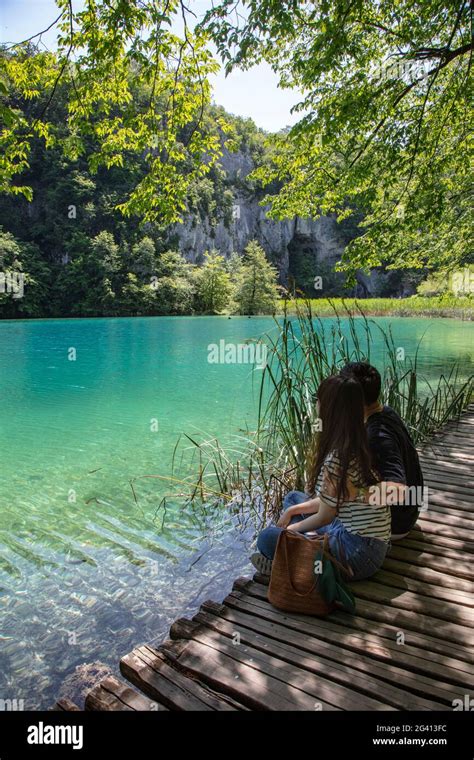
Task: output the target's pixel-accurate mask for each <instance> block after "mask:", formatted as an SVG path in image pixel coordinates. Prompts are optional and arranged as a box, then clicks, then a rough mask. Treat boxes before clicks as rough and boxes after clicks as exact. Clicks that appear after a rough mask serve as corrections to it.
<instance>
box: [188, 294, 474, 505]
mask: <svg viewBox="0 0 474 760" xmlns="http://www.w3.org/2000/svg"><path fill="white" fill-rule="evenodd" d="M293 308H294V314H292V315H290V314H289V313H288V310H287V309H285V311H284V313H283V316H282V317H276V318H275V323H274V324H275V328H276V330H275V332H276V335H267V336H266V343H267V346H268V360H267V364H266V367H265V369H264V371H263V373H262V378H261V384H260V393H259V409H258V424H257V429H256V430H255V431H254V432H253V433H249V434H248V435H247V436H239V437H238V438H236V439H235V442H234V443H233V444H232V445H231V446H230V447H226V449H225V450H224V448H223V447H222V446H221V445H220V444H219V442H218V441H216V440H207V441H196V440H191V439H188V440H189V442H190V443H191V444H192V446H193V447H195V454H196V455H197V458H198V476H197V478H196V479H195V482H194V484H193V486H192V489H191V491H190V498H191V499H192V500H195V499H196V498H199V499H200V500H201V501H202V502H205V501H206V500H209V499H211V500H212V499H215V498H219V499H221V500H222V501H223V502H229V503H230V504H232V505H233V506H234V507H235V508H236V509H241V508H242V507H245V508H247V509H250V510H254V512H255V514H258V515H259V516H260V517H262V518H263V519H265V517H266V515H267V514H268V513H269V512H270V513H272V514H273V513H275V512H276V511H277V510H278V509H279V507H280V504H281V496H282V494H283V493H284V492H285V491H286V490H288V489H290V488H295V487H296V488H300V489H303V488H304V487H305V485H306V481H307V471H308V465H309V460H310V458H311V456H312V455H313V454H314V443H315V435H316V421H317V413H316V403H315V392H316V390H317V388H318V386H319V384H320V382H321V380H323V379H324V378H325V377H327V376H328V375H331V374H335V373H337V372H338V371H339V370H340V368H341V367H342V366H343V365H344V364H346V363H347V362H349V361H363V360H366V361H369V362H370V360H371V346H372V345H373V344H374V335H375V337H378V338H381V339H382V341H383V342H384V345H385V355H386V356H385V366H384V368H383V371H382V387H383V391H382V393H383V401H384V402H385V403H387V404H389V405H390V406H391V407H392V408H394V409H395V410H396V411H397V412H399V414H400V415H401V416H402V418H403V419H404V421H405V423H406V425H407V426H408V428H409V430H410V432H411V435H412V437H413V439H414V441H415V443H416V444H421V443H423V442H425V441H427V440H429V438H430V437H431V436H432V435H433V434H434V433H435V432H436V431H438V430H439V429H440V428H441V427H442V426H443V425H444V424H445V423H446V422H447V421H448V420H451V419H456V418H459V416H460V414H461V412H462V410H463V409H464V408H465V407H466V406H467V404H468V403H469V400H470V398H471V396H472V393H473V390H474V378H473V376H471V377H469V378H467V379H466V378H463V377H461V374H460V371H459V367H458V366H457V364H453V365H452V366H450V367H449V368H447V371H446V373H445V374H442V375H441V376H440V377H439V379H438V380H437V382H436V383H435V384H432V383H429V382H428V381H427V380H426V379H425V378H423V377H420V375H419V372H418V363H419V362H418V354H419V350H420V345H419V346H418V350H417V352H416V354H415V356H414V357H408V358H406V359H405V360H404V361H400V359H399V356H398V352H397V347H396V345H395V342H394V339H393V335H392V332H391V329H388V330H384V329H382V328H381V327H380V326H379V325H377V324H376V323H375V322H374V321H373V320H369V319H368V318H367V317H366V316H365V315H364V314H363V312H362V311H361V310H360V308H359V307H358V308H359V310H358V313H359V317H357V318H356V317H355V316H354V315H353V314H352V313H351V312H350V310H346V311H345V312H343V313H342V314H341V312H340V310H338V309H337V308H335V307H334V306H333V317H334V319H333V320H332V321H331V323H330V325H329V326H328V325H327V323H326V324H325V323H324V321H323V320H321V318H320V317H319V316H315V315H314V313H313V307H312V302H311V301H298V302H297V303H296V305H295V306H294V307H293ZM216 494H218V497H216Z"/></svg>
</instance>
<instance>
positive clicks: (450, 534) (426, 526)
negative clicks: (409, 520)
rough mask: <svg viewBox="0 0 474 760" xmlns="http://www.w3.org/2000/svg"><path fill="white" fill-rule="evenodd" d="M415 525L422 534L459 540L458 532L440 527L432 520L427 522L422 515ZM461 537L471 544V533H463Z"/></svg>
mask: <svg viewBox="0 0 474 760" xmlns="http://www.w3.org/2000/svg"><path fill="white" fill-rule="evenodd" d="M416 524H417V525H418V527H419V528H421V530H422V531H423V533H425V532H426V533H436V534H437V535H438V536H446V538H458V539H459V531H457V530H456V529H455V528H451V527H450V526H449V525H440V523H437V522H433V521H432V520H427V519H426V518H425V517H424V516H423V513H422V514H421V515H420V516H419V517H418V520H417V523H416ZM462 535H463V537H465V538H466V540H467V541H469V542H470V543H472V541H473V539H474V535H473V532H472V531H469V532H467V531H464V532H463V534H462Z"/></svg>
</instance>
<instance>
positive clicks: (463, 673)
mask: <svg viewBox="0 0 474 760" xmlns="http://www.w3.org/2000/svg"><path fill="white" fill-rule="evenodd" d="M212 604H215V603H212V602H205V604H204V605H203V606H204V609H206V610H208V609H209V605H212ZM220 607H223V608H226V609H229V610H230V612H231V613H232V612H236V613H240V612H242V613H244V614H248V615H249V616H250V618H251V620H253V621H254V625H256V624H259V622H260V621H259V618H263V619H265V620H269V621H271V622H273V623H275V624H278V625H280V626H281V627H282V628H284V629H287V628H289V629H291V631H292V633H291V635H292V634H293V631H294V630H296V631H299V632H301V634H303V635H305V636H306V637H308V638H309V637H314V638H315V639H316V640H317V641H318V642H320V641H324V642H327V643H329V644H332V645H335V646H336V647H337V648H339V649H341V650H344V649H347V650H349V652H350V653H351V656H352V654H356V655H357V656H356V657H355V658H354V657H353V664H354V667H357V663H358V661H359V657H360V656H361V655H363V656H368V657H371V658H372V659H375V660H379V661H381V662H384V663H385V662H387V663H391V664H393V665H396V666H400V667H403V668H405V669H407V670H410V671H413V672H414V673H423V674H425V675H433V676H437V677H439V678H440V679H441V678H444V680H446V682H448V683H455V684H464V685H465V684H467V683H468V684H469V685H470V684H471V683H472V680H473V679H474V665H472V664H470V663H467V662H464V661H463V660H459V659H456V658H455V657H451V656H450V655H449V654H447V653H446V651H444V650H443V653H442V654H441V653H440V652H438V651H433V650H432V651H427V649H426V642H425V640H424V639H423V640H421V639H418V637H416V636H415V635H413V634H410V635H409V636H408V637H407V639H408V641H407V640H405V643H404V644H403V646H402V645H399V644H398V643H397V634H398V633H399V632H398V631H396V629H394V628H393V627H389V626H377V630H376V631H370V632H367V630H366V626H365V625H364V626H363V625H362V623H363V622H364V621H358V625H356V626H355V627H347V626H344V625H341V624H340V623H338V621H337V620H335V619H334V618H333V616H331V618H308V617H307V616H305V615H287V614H282V613H281V612H280V611H279V610H276V609H275V608H274V607H272V605H271V604H270V603H269V602H267V601H262V600H261V599H258V598H255V597H251V596H249V595H247V594H245V593H243V592H240V591H233V592H232V593H231V594H229V596H228V597H227V598H226V601H225V604H223V605H220ZM211 611H212V610H211ZM220 614H224V613H222V612H221V613H220ZM225 614H227V613H225ZM436 646H438V647H439V642H438V641H436V642H435V647H436Z"/></svg>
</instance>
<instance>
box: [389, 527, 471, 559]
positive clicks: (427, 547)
mask: <svg viewBox="0 0 474 760" xmlns="http://www.w3.org/2000/svg"><path fill="white" fill-rule="evenodd" d="M410 536H411V534H410V535H409V536H407V538H404V539H402V540H401V541H397V542H396V543H395V542H394V545H396V546H401V547H402V548H406V549H412V550H413V551H418V552H426V553H427V554H433V555H435V556H441V557H449V558H450V559H454V560H456V559H459V560H460V561H462V562H465V561H466V552H465V551H460V550H459V549H451V548H450V547H446V546H437V545H436V544H428V543H427V542H426V541H416V540H415V539H412V538H411V537H410Z"/></svg>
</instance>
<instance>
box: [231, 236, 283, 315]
mask: <svg viewBox="0 0 474 760" xmlns="http://www.w3.org/2000/svg"><path fill="white" fill-rule="evenodd" d="M277 276H278V273H277V270H276V269H275V267H273V266H272V265H271V264H270V263H269V262H268V261H267V259H266V257H265V252H264V250H263V248H262V247H261V246H260V245H259V244H258V243H257V242H256V241H255V240H253V241H251V242H250V243H249V244H248V245H247V247H246V249H245V254H244V257H243V261H242V266H241V269H240V272H239V274H238V278H237V281H236V292H235V301H236V303H237V306H238V310H239V312H240V314H273V313H274V311H275V308H276V301H277V297H278V285H277Z"/></svg>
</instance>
